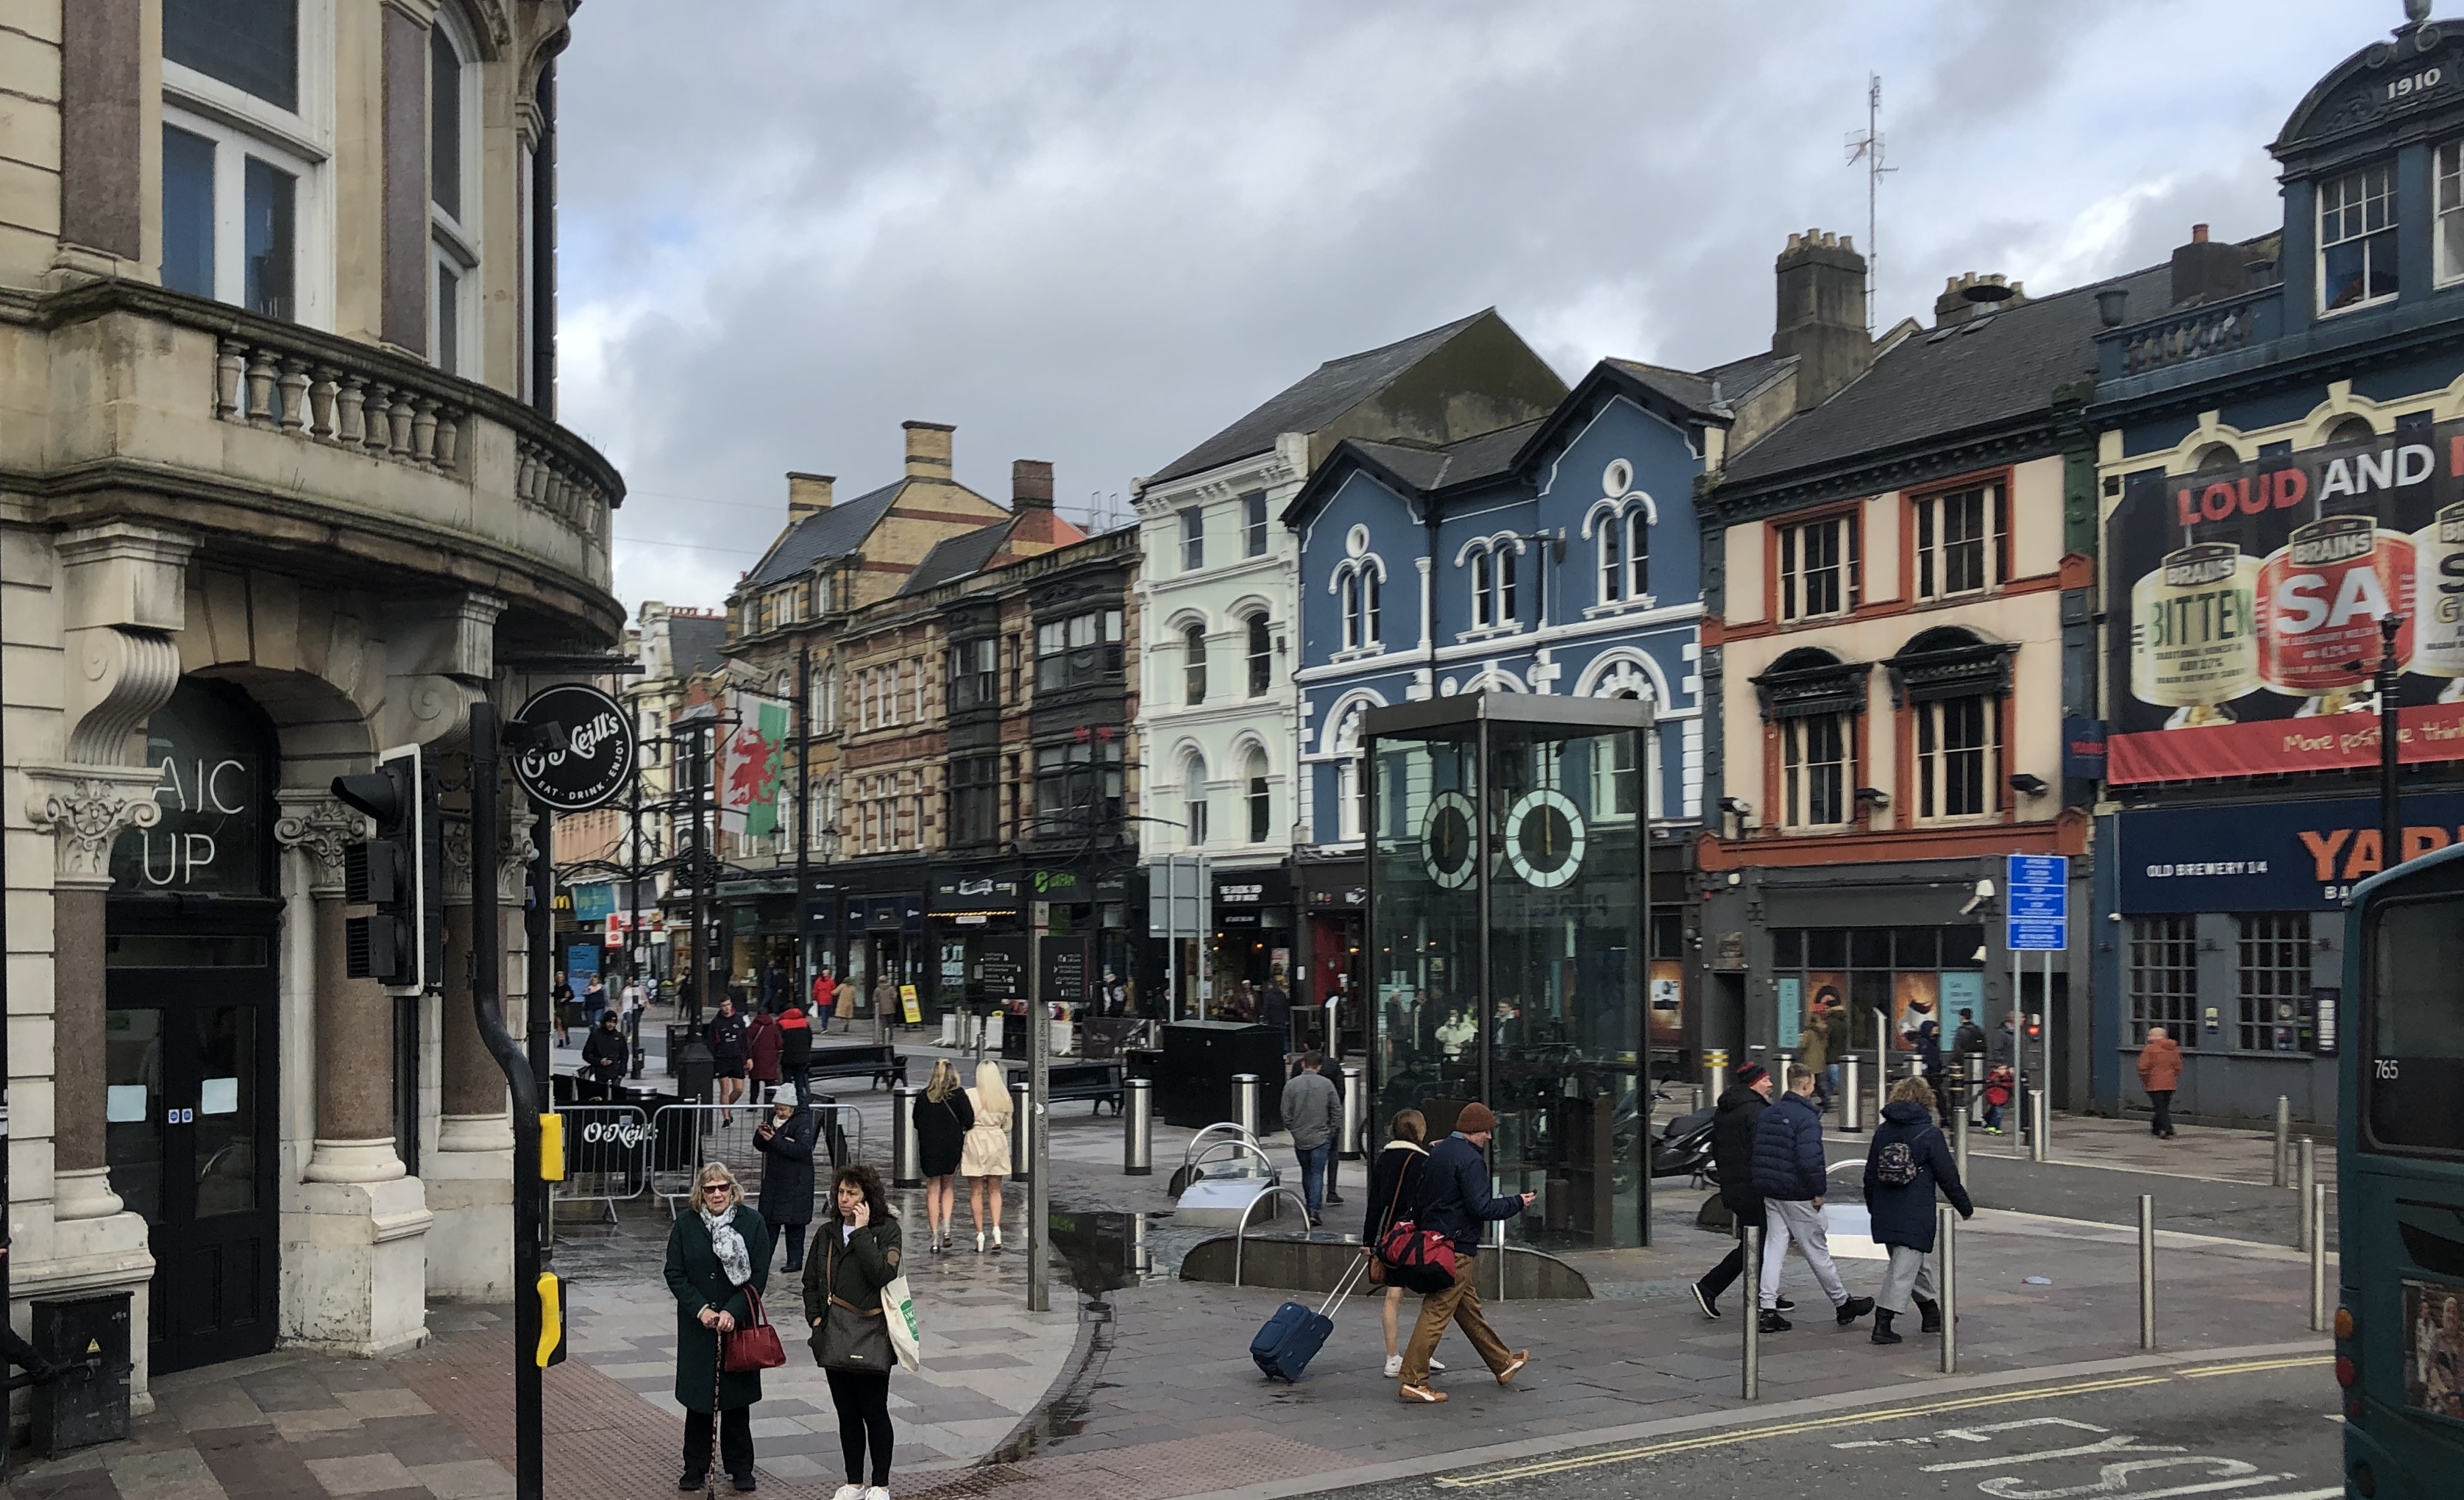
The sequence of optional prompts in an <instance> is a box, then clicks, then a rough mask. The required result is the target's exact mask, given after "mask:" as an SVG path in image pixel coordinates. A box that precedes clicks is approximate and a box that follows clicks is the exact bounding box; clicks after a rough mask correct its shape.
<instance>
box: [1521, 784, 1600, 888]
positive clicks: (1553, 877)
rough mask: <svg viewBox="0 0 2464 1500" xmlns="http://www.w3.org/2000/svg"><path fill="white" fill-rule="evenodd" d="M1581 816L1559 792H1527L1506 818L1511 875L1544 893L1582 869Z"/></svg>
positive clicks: (1570, 800) (1569, 800)
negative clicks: (1512, 872)
mask: <svg viewBox="0 0 2464 1500" xmlns="http://www.w3.org/2000/svg"><path fill="white" fill-rule="evenodd" d="M1583 838H1584V834H1583V814H1582V811H1581V810H1580V809H1579V808H1577V807H1576V806H1575V805H1574V804H1573V799H1572V798H1570V797H1568V796H1567V795H1566V794H1565V793H1563V792H1551V791H1538V792H1529V793H1526V794H1525V795H1524V797H1523V800H1522V801H1520V802H1518V803H1516V804H1515V805H1514V806H1513V808H1512V809H1511V810H1509V811H1508V812H1507V815H1506V858H1507V863H1508V864H1510V865H1512V866H1513V867H1514V872H1515V873H1516V874H1518V875H1521V876H1522V877H1523V878H1524V880H1525V881H1527V882H1529V884H1531V885H1534V886H1538V887H1540V888H1541V889H1543V890H1547V889H1549V888H1551V887H1553V886H1562V885H1564V884H1565V883H1566V882H1567V881H1569V880H1572V879H1573V878H1574V872H1575V871H1578V870H1580V869H1582V868H1583Z"/></svg>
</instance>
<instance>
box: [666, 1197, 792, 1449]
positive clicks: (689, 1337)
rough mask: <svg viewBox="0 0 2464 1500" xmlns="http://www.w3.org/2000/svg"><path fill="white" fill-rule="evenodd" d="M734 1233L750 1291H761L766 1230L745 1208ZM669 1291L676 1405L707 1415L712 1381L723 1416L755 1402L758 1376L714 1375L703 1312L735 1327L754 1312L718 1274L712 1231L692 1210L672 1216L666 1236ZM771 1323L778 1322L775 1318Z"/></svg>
mask: <svg viewBox="0 0 2464 1500" xmlns="http://www.w3.org/2000/svg"><path fill="white" fill-rule="evenodd" d="M736 1232H737V1234H740V1235H742V1236H743V1237H744V1251H745V1253H746V1254H747V1255H749V1256H751V1257H752V1258H753V1288H754V1290H757V1291H759V1290H764V1289H765V1288H766V1287H767V1286H768V1284H769V1280H770V1228H769V1226H768V1225H767V1224H763V1223H762V1222H761V1213H760V1211H759V1209H757V1208H755V1207H754V1206H753V1205H752V1204H750V1203H743V1204H739V1205H737V1210H736ZM668 1290H670V1291H672V1292H674V1293H675V1294H676V1401H677V1402H678V1403H679V1404H681V1405H682V1406H683V1407H684V1408H685V1409H686V1410H688V1411H709V1410H711V1409H712V1405H711V1397H712V1395H713V1391H712V1384H713V1381H714V1380H715V1381H716V1385H717V1390H716V1395H717V1398H718V1401H717V1405H718V1409H719V1410H721V1411H733V1410H735V1409H736V1408H737V1407H738V1406H750V1405H752V1404H753V1403H754V1402H755V1401H759V1400H760V1399H761V1372H760V1371H759V1370H747V1371H744V1372H742V1373H741V1374H737V1375H725V1376H722V1375H719V1374H718V1333H717V1331H716V1330H715V1329H708V1328H704V1327H702V1325H701V1310H702V1309H704V1308H715V1309H717V1310H718V1311H720V1312H722V1313H728V1314H730V1315H732V1316H733V1317H734V1318H735V1319H736V1321H737V1325H738V1326H739V1327H740V1326H741V1325H742V1324H743V1323H744V1322H745V1321H746V1320H747V1319H748V1318H749V1317H750V1316H751V1315H752V1311H753V1310H752V1306H751V1304H750V1302H749V1301H748V1300H747V1299H746V1297H745V1295H744V1289H743V1288H741V1287H732V1286H730V1285H728V1281H727V1275H726V1273H725V1272H724V1271H721V1270H720V1269H719V1268H718V1252H717V1251H716V1250H714V1249H712V1248H711V1246H710V1229H709V1227H708V1226H707V1225H705V1224H703V1223H702V1222H701V1215H700V1214H699V1213H698V1212H696V1211H695V1210H693V1209H692V1208H687V1209H686V1210H685V1211H684V1212H682V1213H680V1214H678V1215H676V1222H675V1225H674V1227H672V1228H671V1229H670V1230H669V1231H668ZM792 1315H793V1314H792V1313H791V1314H790V1316H791V1317H792ZM771 1321H772V1322H774V1323H775V1322H777V1321H778V1315H777V1314H776V1313H773V1314H772V1315H771Z"/></svg>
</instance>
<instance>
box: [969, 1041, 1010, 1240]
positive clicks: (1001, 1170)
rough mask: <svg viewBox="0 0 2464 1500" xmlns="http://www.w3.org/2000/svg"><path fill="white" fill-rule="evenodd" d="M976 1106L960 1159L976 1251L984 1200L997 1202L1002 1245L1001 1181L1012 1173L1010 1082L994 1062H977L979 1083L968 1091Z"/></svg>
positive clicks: (997, 1236)
mask: <svg viewBox="0 0 2464 1500" xmlns="http://www.w3.org/2000/svg"><path fill="white" fill-rule="evenodd" d="M967 1096H968V1102H969V1103H971V1104H973V1105H974V1106H975V1108H976V1123H975V1125H974V1126H973V1127H972V1128H970V1129H969V1130H968V1132H967V1139H966V1150H965V1153H964V1155H963V1156H962V1157H961V1158H959V1161H958V1172H959V1175H960V1176H962V1177H964V1178H965V1179H966V1180H967V1211H968V1213H969V1214H970V1215H971V1216H972V1217H973V1218H974V1220H975V1224H976V1250H977V1253H979V1254H981V1253H982V1251H983V1248H984V1200H985V1198H987V1197H990V1198H991V1199H992V1202H993V1214H992V1219H993V1225H992V1237H993V1247H994V1248H995V1249H999V1248H1000V1247H1001V1180H1002V1179H1003V1178H1006V1177H1008V1176H1009V1127H1010V1115H1011V1114H1012V1113H1013V1112H1012V1110H1011V1107H1010V1094H1009V1085H1008V1083H1007V1082H1006V1081H1004V1080H1003V1079H1002V1077H1001V1070H1000V1069H999V1068H996V1067H994V1066H993V1065H992V1064H990V1063H978V1064H977V1065H976V1086H975V1087H974V1088H973V1089H970V1090H968V1091H967Z"/></svg>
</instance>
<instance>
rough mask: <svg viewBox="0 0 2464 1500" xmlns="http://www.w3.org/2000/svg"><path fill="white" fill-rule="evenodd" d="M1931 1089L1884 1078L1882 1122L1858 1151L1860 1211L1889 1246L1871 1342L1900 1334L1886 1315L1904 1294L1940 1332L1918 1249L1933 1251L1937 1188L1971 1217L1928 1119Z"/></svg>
mask: <svg viewBox="0 0 2464 1500" xmlns="http://www.w3.org/2000/svg"><path fill="white" fill-rule="evenodd" d="M1933 1107H1934V1097H1933V1089H1932V1087H1931V1086H1930V1085H1928V1084H1927V1083H1926V1082H1925V1080H1924V1079H1922V1078H1903V1079H1901V1080H1900V1081H1899V1082H1898V1083H1896V1084H1893V1085H1892V1086H1891V1101H1890V1102H1889V1103H1888V1104H1885V1105H1883V1106H1882V1122H1881V1124H1880V1125H1877V1126H1876V1127H1874V1139H1873V1143H1872V1144H1871V1145H1870V1146H1869V1147H1868V1148H1867V1149H1866V1152H1865V1211H1866V1212H1867V1213H1868V1214H1870V1215H1871V1216H1872V1217H1873V1221H1874V1243H1875V1244H1876V1245H1879V1246H1882V1247H1883V1248H1884V1249H1887V1250H1888V1251H1890V1253H1891V1267H1890V1269H1888V1270H1886V1271H1884V1272H1883V1273H1882V1290H1881V1293H1880V1294H1879V1295H1877V1296H1876V1297H1875V1299H1874V1304H1875V1305H1874V1333H1873V1339H1874V1342H1876V1343H1878V1344H1896V1343H1898V1342H1900V1335H1898V1334H1895V1333H1893V1332H1892V1331H1891V1320H1892V1319H1894V1318H1897V1317H1901V1316H1903V1315H1904V1314H1905V1313H1907V1311H1908V1302H1909V1299H1910V1298H1911V1297H1913V1298H1914V1299H1915V1301H1916V1305H1917V1312H1918V1313H1919V1314H1920V1315H1921V1317H1922V1318H1923V1322H1922V1323H1920V1324H1919V1325H1918V1326H1919V1331H1920V1332H1923V1333H1927V1334H1939V1333H1941V1332H1942V1304H1941V1303H1940V1302H1939V1301H1937V1300H1935V1299H1936V1297H1937V1296H1939V1295H1940V1294H1939V1293H1938V1292H1937V1291H1935V1290H1934V1284H1933V1271H1932V1269H1931V1268H1929V1267H1927V1265H1926V1264H1925V1257H1926V1256H1928V1255H1931V1254H1932V1253H1933V1234H1934V1212H1933V1200H1934V1191H1935V1189H1936V1188H1939V1189H1941V1191H1942V1195H1943V1196H1944V1197H1946V1198H1947V1199H1949V1200H1950V1206H1952V1207H1953V1208H1956V1209H1958V1210H1959V1217H1961V1218H1962V1219H1970V1218H1973V1217H1975V1214H1976V1205H1975V1204H1974V1203H1971V1202H1969V1201H1968V1186H1967V1184H1966V1183H1963V1182H1962V1181H1960V1180H1959V1162H1958V1161H1957V1160H1956V1159H1955V1158H1952V1156H1951V1154H1950V1142H1949V1141H1947V1140H1945V1139H1944V1138H1943V1136H1942V1128H1941V1127H1940V1126H1938V1125H1936V1124H1935V1123H1934V1122H1933Z"/></svg>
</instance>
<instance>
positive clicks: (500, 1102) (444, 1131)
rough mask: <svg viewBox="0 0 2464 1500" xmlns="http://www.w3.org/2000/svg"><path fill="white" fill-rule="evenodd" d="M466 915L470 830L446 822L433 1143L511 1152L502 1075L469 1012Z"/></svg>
mask: <svg viewBox="0 0 2464 1500" xmlns="http://www.w3.org/2000/svg"><path fill="white" fill-rule="evenodd" d="M498 910H499V912H500V913H501V912H502V910H503V909H502V908H501V907H499V908H498ZM471 913H472V893H471V826H470V825H469V824H468V823H450V824H447V825H446V827H445V1007H444V1021H445V1026H444V1044H445V1045H444V1054H445V1055H444V1093H445V1105H444V1114H445V1118H444V1123H443V1125H442V1127H441V1129H440V1130H439V1132H438V1145H439V1148H440V1149H442V1150H445V1151H511V1150H513V1149H514V1128H513V1116H512V1114H510V1113H509V1112H508V1110H507V1107H506V1098H505V1075H504V1073H503V1072H502V1071H501V1070H499V1069H498V1068H497V1067H496V1060H495V1058H494V1057H492V1056H490V1055H489V1052H488V1045H487V1043H485V1042H483V1041H481V1040H480V1038H479V1024H478V1022H477V1020H476V1019H475V1017H474V1014H473V1010H472V1008H471V1005H472V1001H471V994H472V989H473V985H472V978H473V972H474V971H473V959H474V957H475V955H474V954H473V950H472V939H471V934H472V927H471Z"/></svg>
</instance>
